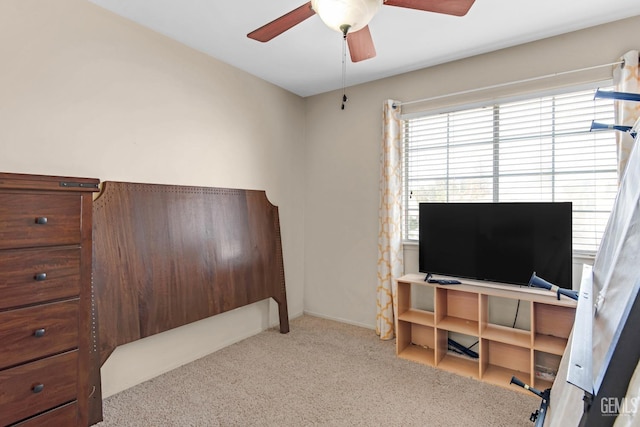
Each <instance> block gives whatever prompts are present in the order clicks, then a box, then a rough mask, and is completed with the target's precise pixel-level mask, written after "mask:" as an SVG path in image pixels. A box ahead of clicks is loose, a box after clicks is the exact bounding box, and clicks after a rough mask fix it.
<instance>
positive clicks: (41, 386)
mask: <svg viewBox="0 0 640 427" xmlns="http://www.w3.org/2000/svg"><path fill="white" fill-rule="evenodd" d="M43 389H44V384H36V385H34V386H33V387H32V388H31V391H32V392H34V393H40V392H41V391H42V390H43Z"/></svg>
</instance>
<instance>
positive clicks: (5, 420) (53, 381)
mask: <svg viewBox="0 0 640 427" xmlns="http://www.w3.org/2000/svg"><path fill="white" fill-rule="evenodd" d="M77 365H78V354H77V351H71V352H68V353H63V354H59V355H57V356H52V357H48V358H46V359H42V360H38V361H36V362H32V363H28V364H26V365H20V366H18V367H15V368H12V369H5V370H4V371H0V425H2V426H4V425H7V424H11V423H15V422H17V421H20V420H24V419H26V418H28V417H29V416H30V415H33V414H37V413H40V412H44V411H46V410H48V409H52V408H54V407H56V406H58V405H62V404H64V403H67V402H71V401H74V400H75V399H76V386H77V374H76V372H77V370H78V366H77ZM40 387H41V389H40Z"/></svg>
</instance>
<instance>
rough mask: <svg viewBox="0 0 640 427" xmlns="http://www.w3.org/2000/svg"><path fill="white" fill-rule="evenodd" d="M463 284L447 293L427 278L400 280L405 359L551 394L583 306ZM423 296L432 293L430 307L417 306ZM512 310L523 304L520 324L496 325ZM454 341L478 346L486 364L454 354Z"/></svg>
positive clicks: (399, 339) (547, 295) (400, 352)
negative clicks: (499, 312) (500, 310)
mask: <svg viewBox="0 0 640 427" xmlns="http://www.w3.org/2000/svg"><path fill="white" fill-rule="evenodd" d="M461 281H462V282H463V283H462V284H457V285H440V284H437V283H428V282H425V281H424V276H422V275H419V274H409V275H406V276H403V277H401V278H400V279H398V280H397V285H398V288H397V290H398V291H397V308H398V317H397V319H396V354H397V356H398V357H401V358H403V359H407V360H411V361H413V362H418V363H422V364H425V365H429V366H434V367H437V368H440V369H444V370H447V371H450V372H454V373H456V374H459V375H463V376H467V377H471V378H475V379H478V380H481V381H485V382H488V383H491V384H495V385H499V386H502V387H505V388H510V389H512V390H519V391H523V392H525V393H528V392H527V391H526V390H524V389H522V388H520V387H517V386H515V385H511V384H510V381H511V377H512V376H516V377H518V378H519V379H521V380H522V381H524V382H526V383H528V384H532V385H534V387H536V388H540V389H545V388H549V387H551V384H552V382H553V376H554V375H555V373H556V372H557V370H558V367H559V364H560V358H561V356H562V354H563V353H564V349H565V347H566V346H567V342H568V339H569V334H570V333H571V328H572V327H573V320H574V317H575V311H576V302H575V301H573V300H570V299H568V298H562V299H561V300H558V299H557V297H556V295H555V294H553V293H551V292H548V291H545V290H541V289H535V288H529V287H519V286H511V285H503V284H498V283H491V282H483V281H474V280H465V279H462V280H461ZM417 290H420V292H421V294H423V293H424V292H425V291H426V292H427V293H429V292H430V296H431V299H432V301H433V302H432V304H431V305H430V306H429V307H427V308H425V307H421V308H417V307H416V306H415V301H414V299H415V297H416V296H415V295H412V292H413V293H416V292H417ZM509 304H511V305H513V306H514V307H515V306H516V304H517V309H514V313H516V312H520V313H521V314H520V316H519V317H518V316H516V317H515V319H514V318H511V319H509V320H508V322H507V320H505V319H494V317H496V315H495V314H494V312H495V311H496V309H495V307H503V306H505V305H509ZM507 311H509V310H507ZM498 317H499V316H498ZM516 321H518V323H519V324H518V326H517V327H515V326H516ZM506 323H508V324H506ZM522 323H526V324H525V325H523V324H522ZM450 336H453V337H455V338H452V339H456V340H458V339H459V337H461V339H462V340H463V341H469V342H470V343H469V344H467V343H466V342H461V343H462V344H463V345H465V346H467V345H469V346H471V345H473V344H474V343H475V346H474V347H473V350H474V351H476V352H477V353H478V358H477V359H475V358H471V357H468V356H466V355H458V354H456V353H453V352H451V351H449V346H448V338H450ZM476 342H477V343H476Z"/></svg>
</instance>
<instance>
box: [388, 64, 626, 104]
mask: <svg viewBox="0 0 640 427" xmlns="http://www.w3.org/2000/svg"><path fill="white" fill-rule="evenodd" d="M620 64H624V60H622V61H617V62H611V63H609V64H602V65H594V66H592V67H586V68H579V69H577V70H570V71H561V72H559V73H554V74H547V75H544V76H538V77H531V78H528V79H523V80H516V81H513V82H507V83H499V84H495V85H491V86H485V87H480V88H476V89H468V90H463V91H460V92H454V93H448V94H446V95H438V96H432V97H430V98H423V99H417V100H415V101H408V102H398V103H394V104H393V108H397V107H400V106H403V105H411V104H418V103H421V102H427V101H435V100H437V99H442V98H448V97H450V96H457V95H466V94H468V93H474V92H480V91H483V90H488V89H498V88H501V87H505V86H511V85H515V84H520V83H528V82H533V81H536V80H542V79H547V78H549V77H558V76H562V75H565V74H572V73H579V72H582V71H589V70H595V69H596V68H603V67H611V66H612V65H620Z"/></svg>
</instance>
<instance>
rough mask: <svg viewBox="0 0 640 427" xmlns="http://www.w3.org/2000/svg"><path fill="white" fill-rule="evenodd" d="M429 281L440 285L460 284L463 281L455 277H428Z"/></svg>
mask: <svg viewBox="0 0 640 427" xmlns="http://www.w3.org/2000/svg"><path fill="white" fill-rule="evenodd" d="M427 282H429V283H437V284H439V285H459V284H460V283H462V282H460V281H459V280H455V279H428V280H427Z"/></svg>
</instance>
